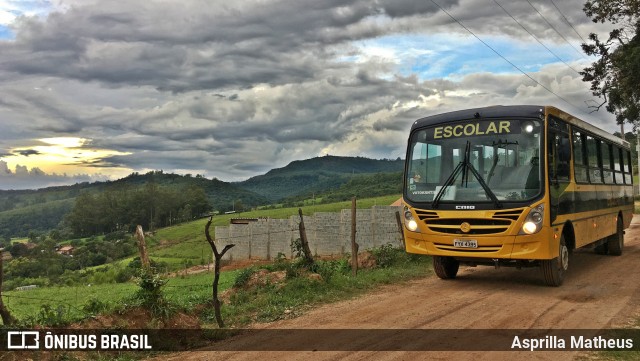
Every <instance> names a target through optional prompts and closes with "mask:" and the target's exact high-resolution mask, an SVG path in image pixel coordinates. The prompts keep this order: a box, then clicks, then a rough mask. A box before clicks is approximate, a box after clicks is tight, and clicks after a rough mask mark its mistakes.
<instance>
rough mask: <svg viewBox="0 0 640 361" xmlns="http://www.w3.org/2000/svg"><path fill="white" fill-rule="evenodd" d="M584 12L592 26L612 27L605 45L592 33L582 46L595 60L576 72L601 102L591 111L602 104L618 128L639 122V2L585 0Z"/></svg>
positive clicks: (628, 0)
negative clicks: (613, 26) (594, 24)
mask: <svg viewBox="0 0 640 361" xmlns="http://www.w3.org/2000/svg"><path fill="white" fill-rule="evenodd" d="M584 12H585V14H587V16H589V17H590V18H591V19H592V20H593V22H599V23H605V22H610V23H611V24H614V25H615V26H616V28H615V29H614V30H612V31H611V32H610V33H609V38H608V39H607V40H606V41H602V40H600V39H599V38H598V35H596V34H593V33H592V34H589V39H590V43H587V44H582V49H583V50H584V51H585V52H586V53H587V54H588V55H596V56H598V57H599V59H598V60H596V61H595V62H594V63H593V64H591V66H590V67H587V68H585V69H584V71H582V72H580V74H581V75H582V80H583V81H586V82H590V83H591V91H592V93H593V95H595V96H598V97H600V98H603V102H602V103H601V104H599V105H597V106H594V108H595V109H596V110H599V109H600V108H601V107H602V106H603V105H605V104H606V109H607V111H609V112H610V113H612V114H614V115H615V116H616V120H617V122H618V123H620V124H621V123H623V122H624V121H628V122H631V123H634V122H638V121H640V87H638V84H640V39H639V38H638V30H640V0H624V1H620V0H588V1H587V2H586V3H585V6H584Z"/></svg>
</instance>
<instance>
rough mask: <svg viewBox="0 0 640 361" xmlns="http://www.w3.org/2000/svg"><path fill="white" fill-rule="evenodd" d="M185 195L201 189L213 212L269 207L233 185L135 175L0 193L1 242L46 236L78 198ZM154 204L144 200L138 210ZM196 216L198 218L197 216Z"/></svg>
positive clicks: (159, 174) (201, 179)
mask: <svg viewBox="0 0 640 361" xmlns="http://www.w3.org/2000/svg"><path fill="white" fill-rule="evenodd" d="M150 183H153V184H156V185H157V186H158V187H160V188H164V189H169V190H174V191H175V192H183V191H184V190H187V189H189V188H193V187H196V188H200V189H202V190H203V191H204V193H205V194H206V198H207V200H208V202H209V204H210V205H211V207H212V209H213V210H215V211H219V212H225V211H228V210H231V209H234V206H235V205H238V204H241V205H243V207H255V206H258V205H263V204H266V203H268V201H267V199H266V198H264V197H262V196H259V195H257V194H255V193H253V192H251V191H249V190H246V189H241V188H239V187H237V186H235V185H233V184H231V183H227V182H223V181H220V180H218V179H207V178H204V177H202V176H199V175H197V176H195V177H194V176H191V175H184V176H183V175H177V174H165V173H163V172H162V171H156V172H149V173H146V174H138V173H133V174H131V175H129V176H127V177H125V178H122V179H119V180H117V181H112V182H96V183H92V184H88V183H82V184H76V185H72V186H61V187H51V188H43V189H38V190H19V191H14V190H9V191H0V238H6V237H26V236H27V235H28V234H29V232H32V231H33V232H36V233H46V232H48V231H50V230H52V229H54V228H56V227H58V226H59V225H60V222H61V221H62V220H63V219H64V218H65V216H67V215H68V214H69V213H70V212H71V211H72V209H73V208H74V205H75V204H76V199H78V197H84V198H83V199H85V200H86V199H99V197H98V195H101V194H104V193H105V192H112V193H118V192H120V191H123V190H135V189H140V188H142V187H144V186H145V185H147V184H150ZM149 202H152V200H150V199H146V200H145V199H141V200H140V202H139V205H138V207H141V208H142V207H145V204H148V203H149ZM194 216H195V215H194Z"/></svg>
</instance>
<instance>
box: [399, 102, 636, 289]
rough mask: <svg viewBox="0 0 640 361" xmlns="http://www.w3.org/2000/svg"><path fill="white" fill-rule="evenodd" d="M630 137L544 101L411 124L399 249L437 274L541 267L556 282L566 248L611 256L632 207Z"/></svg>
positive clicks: (619, 251) (563, 265)
mask: <svg viewBox="0 0 640 361" xmlns="http://www.w3.org/2000/svg"><path fill="white" fill-rule="evenodd" d="M632 182H633V177H632V173H631V153H630V151H629V143H628V142H626V141H624V140H622V139H620V138H618V137H615V136H613V135H611V134H609V133H608V132H606V131H604V130H602V129H599V128H597V127H595V126H593V125H591V124H589V123H586V122H584V121H582V120H580V119H578V118H576V117H575V116H572V115H570V114H568V113H565V112H564V111H562V110H560V109H557V108H555V107H551V106H533V105H521V106H493V107H486V108H477V109H468V110H461V111H456V112H451V113H445V114H439V115H434V116H429V117H426V118H422V119H419V120H417V121H415V122H414V123H413V125H412V127H411V133H410V136H409V141H408V148H407V155H406V163H405V170H404V188H403V204H404V217H403V218H404V235H405V247H406V251H407V252H408V253H415V254H424V255H430V256H433V267H434V270H435V273H436V275H437V276H438V277H440V278H442V279H452V278H455V277H456V274H457V273H458V268H459V266H460V264H467V265H471V266H476V265H492V266H496V267H498V266H515V267H540V268H541V269H542V273H543V277H544V281H545V283H546V284H548V285H550V286H559V285H561V284H562V282H563V280H564V278H565V275H566V273H567V270H568V269H569V265H570V259H571V253H572V251H573V250H574V249H576V248H580V247H591V248H593V249H594V250H595V252H596V253H599V254H609V255H614V256H617V255H620V254H622V250H623V246H624V230H625V229H626V228H627V227H629V224H630V223H631V217H632V213H633V184H632Z"/></svg>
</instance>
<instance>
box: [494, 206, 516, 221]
mask: <svg viewBox="0 0 640 361" xmlns="http://www.w3.org/2000/svg"><path fill="white" fill-rule="evenodd" d="M522 211H524V208H521V209H512V210H509V211H498V212H496V213H494V214H493V218H494V219H500V218H506V219H510V220H512V221H517V220H518V218H520V215H521V214H522Z"/></svg>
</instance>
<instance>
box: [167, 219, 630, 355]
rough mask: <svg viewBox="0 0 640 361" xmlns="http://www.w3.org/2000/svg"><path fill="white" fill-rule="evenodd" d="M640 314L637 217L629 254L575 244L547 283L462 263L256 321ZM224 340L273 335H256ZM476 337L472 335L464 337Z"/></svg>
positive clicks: (593, 324)
mask: <svg viewBox="0 0 640 361" xmlns="http://www.w3.org/2000/svg"><path fill="white" fill-rule="evenodd" d="M638 317H640V217H637V216H636V217H635V219H634V222H633V223H632V225H631V228H629V229H628V230H627V233H626V236H625V249H624V254H623V255H622V256H620V257H613V256H601V255H597V254H595V253H594V252H593V251H592V250H577V251H576V252H575V253H574V254H573V258H572V259H571V265H570V271H569V274H568V276H567V278H566V279H565V283H564V284H563V285H562V286H561V287H558V288H553V287H546V286H544V283H543V280H542V275H541V271H540V270H539V269H537V268H533V269H523V270H517V269H510V268H502V269H497V270H496V269H493V268H490V267H478V268H471V267H469V268H463V269H461V272H460V273H459V275H458V278H457V279H456V280H452V281H443V280H440V279H437V278H436V277H435V276H434V277H429V278H424V279H420V280H415V281H411V282H408V283H406V284H402V285H392V286H388V287H384V288H382V289H380V290H379V291H377V292H374V293H371V294H368V295H366V296H363V297H360V298H357V299H353V300H348V301H343V302H339V303H335V304H329V305H325V306H323V307H320V308H318V309H315V310H313V311H310V312H308V313H307V314H305V315H304V316H302V317H299V318H296V319H291V320H286V321H280V322H275V323H271V324H267V325H261V326H258V327H264V328H268V329H353V328H357V329H443V328H444V329H602V328H613V327H624V326H625V325H627V323H628V322H629V321H630V320H631V319H635V318H638ZM226 342H245V343H255V342H273V340H268V339H261V338H260V337H259V336H258V337H254V339H251V336H246V337H244V339H243V337H240V339H239V340H230V341H226ZM465 342H474V340H465ZM579 355H583V353H582V354H581V353H579V352H565V351H562V352H558V351H544V352H540V351H538V352H528V351H522V352H518V353H513V352H477V351H474V352H460V351H458V352H428V353H422V352H415V351H393V352H371V351H367V352H362V351H359V352H357V351H339V352H338V351H332V352H324V351H318V352H313V351H297V352H282V351H280V352H247V351H243V352H230V351H197V352H189V353H181V354H174V355H171V356H170V357H169V358H168V359H172V360H180V361H188V360H211V359H224V360H254V359H256V358H259V359H262V360H276V359H288V360H334V359H348V360H365V359H372V358H373V359H382V360H409V359H425V358H429V359H441V360H448V359H456V360H458V359H463V360H464V359H467V360H496V359H505V360H506V359H514V358H517V359H528V360H558V359H573V358H576V357H578V356H579Z"/></svg>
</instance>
